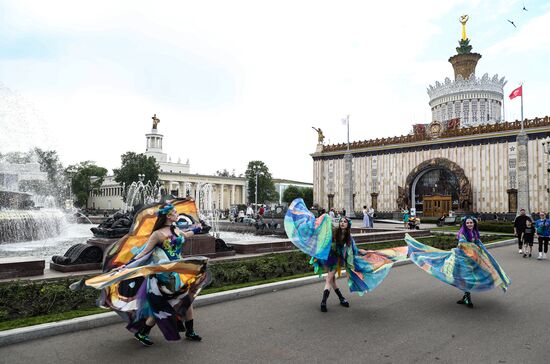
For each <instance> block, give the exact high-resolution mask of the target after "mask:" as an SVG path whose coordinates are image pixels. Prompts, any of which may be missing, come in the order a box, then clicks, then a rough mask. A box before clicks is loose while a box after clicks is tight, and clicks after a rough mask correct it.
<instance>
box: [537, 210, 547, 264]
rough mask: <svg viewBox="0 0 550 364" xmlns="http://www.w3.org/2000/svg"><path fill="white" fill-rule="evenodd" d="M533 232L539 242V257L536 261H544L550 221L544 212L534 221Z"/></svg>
mask: <svg viewBox="0 0 550 364" xmlns="http://www.w3.org/2000/svg"><path fill="white" fill-rule="evenodd" d="M535 228H536V229H535V230H536V236H537V240H538V242H539V256H538V257H537V259H539V260H540V259H546V254H547V253H548V241H549V240H550V220H548V219H547V218H546V214H545V213H544V212H540V213H539V219H538V220H537V221H535Z"/></svg>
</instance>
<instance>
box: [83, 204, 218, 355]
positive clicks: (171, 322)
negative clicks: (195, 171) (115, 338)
mask: <svg viewBox="0 0 550 364" xmlns="http://www.w3.org/2000/svg"><path fill="white" fill-rule="evenodd" d="M155 212H156V214H155ZM179 214H182V215H185V216H187V218H188V219H190V220H193V221H199V219H198V216H197V213H196V207H195V203H194V201H192V200H186V199H182V200H176V201H174V202H173V204H165V205H162V206H160V205H157V206H154V207H149V208H146V209H144V210H142V211H140V212H139V213H138V214H137V216H136V218H135V219H134V224H133V226H132V228H131V230H130V233H129V234H128V235H126V236H125V237H123V238H122V239H121V240H119V241H118V242H116V243H115V244H113V245H112V246H111V247H110V248H109V249H108V251H107V255H106V257H105V261H104V263H103V269H104V271H106V272H108V273H105V274H102V275H100V276H97V277H94V278H91V279H88V280H86V281H85V285H87V286H90V287H93V288H96V289H101V290H102V294H101V298H100V305H101V306H102V307H106V308H111V309H113V310H115V311H116V312H117V313H118V314H119V315H120V316H122V317H123V318H124V319H125V320H126V321H127V322H128V326H127V329H128V330H130V331H132V332H134V333H135V335H134V336H135V338H136V339H137V340H139V341H140V342H141V343H142V344H144V345H147V346H150V345H152V344H153V343H152V341H151V339H150V338H149V332H150V331H151V328H152V327H153V326H154V325H155V324H157V325H158V327H159V329H160V330H161V331H162V333H163V334H164V337H165V338H166V339H167V340H179V339H180V334H179V332H183V331H185V337H186V338H187V339H189V340H193V341H200V340H201V337H200V336H199V335H198V334H197V333H196V332H195V331H194V330H193V306H192V303H193V300H194V298H195V297H196V296H197V295H198V293H199V291H200V290H201V289H202V287H203V286H204V285H206V284H208V283H209V280H210V275H209V272H208V271H207V269H206V265H207V261H208V259H207V258H205V257H192V258H186V259H183V258H182V250H183V246H184V243H185V239H186V238H188V237H190V236H192V235H193V234H194V233H197V232H200V230H201V228H200V227H198V226H191V227H192V228H193V229H192V230H191V231H185V232H184V231H182V230H180V229H179V228H177V227H176V225H175V223H176V222H177V221H178V219H179ZM183 319H185V325H184V324H183V322H182V320H183Z"/></svg>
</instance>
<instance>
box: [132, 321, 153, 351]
mask: <svg viewBox="0 0 550 364" xmlns="http://www.w3.org/2000/svg"><path fill="white" fill-rule="evenodd" d="M152 328H153V326H149V325H147V324H146V323H144V324H143V326H142V327H141V329H139V331H138V332H136V333H135V334H134V337H135V338H136V340H137V341H139V342H140V343H142V344H143V345H145V346H151V345H153V342H152V341H151V339H150V338H149V333H150V332H151V329H152Z"/></svg>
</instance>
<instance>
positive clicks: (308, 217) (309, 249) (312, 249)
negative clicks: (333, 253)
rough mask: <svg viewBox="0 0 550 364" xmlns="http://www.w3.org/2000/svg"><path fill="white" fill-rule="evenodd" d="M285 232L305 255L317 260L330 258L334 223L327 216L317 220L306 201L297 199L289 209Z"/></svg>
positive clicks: (324, 215)
mask: <svg viewBox="0 0 550 364" xmlns="http://www.w3.org/2000/svg"><path fill="white" fill-rule="evenodd" d="M285 230H286V234H287V235H288V238H289V239H290V241H292V243H293V244H294V245H295V246H296V247H297V248H298V249H300V250H301V251H303V252H304V253H306V254H308V255H310V256H312V257H314V258H317V259H323V260H325V259H327V258H328V255H329V253H330V245H331V243H332V221H331V218H330V216H328V215H327V214H323V215H321V216H319V217H318V218H315V216H314V215H313V214H312V213H311V212H310V211H309V210H308V209H307V207H306V204H305V203H304V200H302V199H301V198H297V199H295V200H294V201H292V203H291V204H290V206H289V207H288V211H287V213H286V216H285Z"/></svg>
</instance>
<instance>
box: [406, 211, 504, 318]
mask: <svg viewBox="0 0 550 364" xmlns="http://www.w3.org/2000/svg"><path fill="white" fill-rule="evenodd" d="M462 221H463V222H462V226H461V228H460V230H459V232H458V234H457V237H458V246H457V247H456V248H453V249H451V250H450V251H446V250H440V249H436V248H434V247H431V246H428V245H425V244H422V243H420V242H418V241H416V240H415V239H413V238H412V237H411V236H410V235H409V234H407V235H406V236H405V241H406V242H407V245H408V246H409V256H410V258H411V260H412V261H413V263H414V264H416V265H417V266H419V267H420V268H421V269H422V270H424V271H426V272H427V273H428V274H430V275H432V276H434V277H435V278H437V279H439V280H440V281H442V282H445V283H447V284H450V285H452V286H455V287H456V288H458V289H460V290H461V291H463V292H464V296H463V297H462V299H460V300H459V301H458V302H457V303H458V304H463V305H466V306H467V307H469V308H473V307H474V305H473V303H472V297H471V293H470V292H472V291H486V290H489V289H492V288H494V287H500V288H502V290H504V291H506V290H507V289H508V286H509V285H510V283H511V282H510V279H509V278H508V277H507V276H506V273H504V271H503V270H502V268H501V267H500V265H499V264H498V262H497V261H496V260H495V258H494V257H493V256H492V255H491V253H489V252H488V251H487V248H485V246H484V245H483V243H482V242H481V240H480V236H479V230H478V227H477V220H476V219H475V218H474V217H472V216H467V217H465V218H463V220H462Z"/></svg>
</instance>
